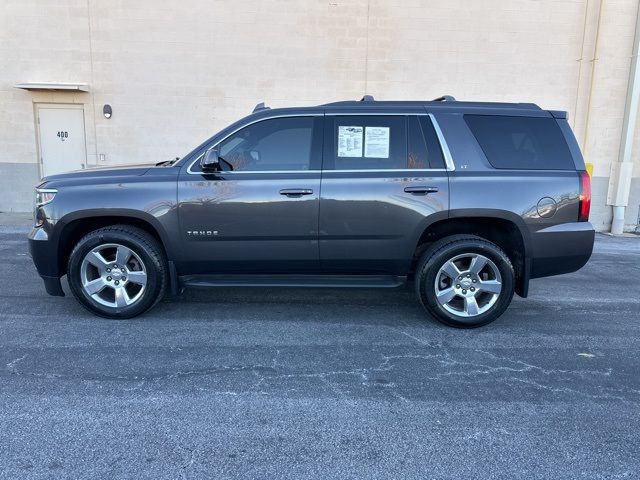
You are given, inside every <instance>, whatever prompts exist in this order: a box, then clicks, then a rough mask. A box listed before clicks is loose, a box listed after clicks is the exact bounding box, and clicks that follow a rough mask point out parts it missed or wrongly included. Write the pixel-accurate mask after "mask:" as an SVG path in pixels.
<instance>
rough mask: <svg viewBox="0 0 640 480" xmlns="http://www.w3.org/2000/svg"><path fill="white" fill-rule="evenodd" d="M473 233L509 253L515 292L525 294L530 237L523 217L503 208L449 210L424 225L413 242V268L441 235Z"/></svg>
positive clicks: (529, 265) (529, 264) (527, 279)
mask: <svg viewBox="0 0 640 480" xmlns="http://www.w3.org/2000/svg"><path fill="white" fill-rule="evenodd" d="M457 234H473V235H477V236H479V237H482V238H484V239H486V240H488V241H490V242H492V243H495V244H496V245H498V246H499V247H500V248H501V249H502V250H504V251H505V253H506V254H507V255H508V256H509V259H510V260H511V262H512V263H513V266H514V268H515V271H516V293H517V294H518V295H519V296H521V297H526V296H527V294H528V289H529V278H530V272H531V260H530V252H531V238H530V236H529V234H528V230H527V227H526V225H525V223H524V221H523V219H522V217H520V216H518V215H516V214H514V213H513V212H509V211H505V210H490V209H464V210H455V211H451V212H449V216H448V218H445V219H442V218H439V219H436V220H435V221H432V222H430V223H428V224H427V225H425V226H424V228H423V229H422V230H421V231H420V232H419V235H418V236H417V238H416V241H415V243H414V245H415V250H414V258H413V262H412V266H411V270H412V271H414V270H415V267H416V264H417V262H418V259H419V258H420V256H421V255H422V253H424V251H425V250H426V249H427V248H428V247H429V245H431V244H432V243H433V242H435V241H437V240H440V239H441V238H444V237H447V236H450V235H457Z"/></svg>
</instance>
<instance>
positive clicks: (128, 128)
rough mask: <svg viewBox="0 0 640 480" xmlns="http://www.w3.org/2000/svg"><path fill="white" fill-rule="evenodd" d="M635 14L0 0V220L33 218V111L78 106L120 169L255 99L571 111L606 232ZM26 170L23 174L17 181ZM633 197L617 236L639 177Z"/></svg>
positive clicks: (392, 0) (90, 145) (472, 5)
mask: <svg viewBox="0 0 640 480" xmlns="http://www.w3.org/2000/svg"><path fill="white" fill-rule="evenodd" d="M637 8H638V0H617V1H609V0H603V3H602V7H601V4H600V2H599V1H598V0H590V1H588V2H587V1H586V0H546V1H534V0H490V1H482V2H478V1H473V0H432V1H419V0H408V1H400V0H370V1H367V0H357V1H344V0H323V1H319V0H318V1H315V0H314V1H264V2H260V1H233V2H231V1H213V2H212V1H206V0H183V1H182V2H180V3H179V4H176V3H175V2H168V1H158V0H137V1H135V2H131V1H124V0H117V1H106V0H103V1H98V0H59V1H57V2H50V1H48V0H3V1H2V2H0V107H1V108H0V125H2V128H0V171H2V172H3V173H4V175H0V210H11V209H14V210H15V209H24V208H25V205H27V206H28V205H30V199H27V200H25V198H27V197H28V196H29V192H30V190H31V188H32V184H33V183H34V182H35V181H36V179H34V178H32V177H37V169H35V166H36V165H35V164H36V162H37V157H38V155H37V153H36V150H37V147H36V133H35V128H34V109H33V102H40V101H42V102H44V101H46V102H49V101H51V102H76V103H83V104H84V105H85V121H86V136H87V152H88V163H89V164H96V163H97V161H98V158H99V157H98V155H100V154H102V155H104V156H105V163H107V164H117V163H133V162H146V161H158V160H163V159H168V158H173V157H175V156H180V155H182V154H184V153H185V152H186V151H188V150H189V149H190V148H191V147H192V146H194V145H195V144H197V143H199V142H200V141H201V140H202V139H204V138H206V137H208V136H210V135H211V134H212V133H213V132H215V131H216V130H218V129H220V128H221V127H223V126H224V125H225V124H227V123H229V122H231V121H233V120H235V119H237V118H238V117H240V116H243V115H245V114H247V113H248V112H249V111H250V110H251V109H252V107H253V106H254V105H255V104H256V103H257V102H259V101H262V100H265V101H266V102H267V104H269V105H271V106H285V105H305V104H318V103H324V102H327V101H334V100H340V99H356V98H360V97H361V96H362V94H364V93H365V92H366V93H370V94H373V95H375V96H376V97H377V98H383V99H429V98H433V97H436V96H439V95H442V94H452V95H455V96H456V97H457V98H459V99H469V100H487V101H527V102H535V103H538V104H539V105H541V106H542V107H543V108H548V109H560V110H568V111H569V115H570V121H571V123H572V125H573V127H574V129H575V132H576V135H577V137H578V139H579V142H580V144H581V146H582V147H583V149H584V151H585V153H586V156H587V161H589V162H592V163H593V164H594V204H593V215H592V221H593V223H594V224H595V225H596V227H597V228H598V229H601V230H606V229H607V228H608V224H609V222H610V217H611V212H610V210H611V209H610V207H607V206H606V205H605V203H606V202H605V200H606V193H607V184H608V180H607V177H608V176H609V172H610V165H611V162H614V161H617V156H618V148H619V140H620V132H621V127H622V119H623V114H624V105H625V95H626V88H627V80H628V72H629V65H630V57H631V49H632V43H633V35H634V26H635V18H636V10H637ZM26 81H48V82H86V83H88V84H89V85H90V92H89V93H83V94H75V95H74V94H68V93H57V94H52V93H43V92H36V93H34V92H28V91H23V90H18V89H15V88H13V85H14V84H16V83H19V82H26ZM105 103H108V104H110V105H112V107H113V117H112V118H111V119H109V120H107V119H105V118H104V117H103V116H102V113H101V110H102V105H104V104H105ZM637 137H638V135H636V143H635V148H634V154H633V157H634V161H635V163H636V166H635V171H634V176H635V177H640V160H639V158H640V151H639V149H640V140H639V139H638V138H637ZM23 164H24V165H29V166H30V167H33V168H31V169H22V170H16V169H17V168H18V167H16V165H23ZM16 172H26V173H16ZM23 177H24V178H23ZM2 178H5V179H11V181H10V182H8V181H7V180H5V181H4V183H5V184H6V185H5V184H3V183H2V182H3V180H2ZM633 188H634V189H635V190H638V192H637V193H635V194H634V195H635V197H634V195H632V199H635V200H634V201H635V204H632V205H630V207H629V208H628V209H627V224H628V225H627V228H629V229H631V228H635V225H636V224H637V221H638V202H639V201H640V200H639V199H640V179H636V180H634V183H633ZM635 190H634V192H635ZM25 195H26V196H25Z"/></svg>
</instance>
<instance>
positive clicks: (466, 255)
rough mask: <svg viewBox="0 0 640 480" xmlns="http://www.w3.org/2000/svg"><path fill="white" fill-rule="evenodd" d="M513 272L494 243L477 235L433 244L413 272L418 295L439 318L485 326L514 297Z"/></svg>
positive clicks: (455, 324)
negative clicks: (414, 272)
mask: <svg viewBox="0 0 640 480" xmlns="http://www.w3.org/2000/svg"><path fill="white" fill-rule="evenodd" d="M514 277H515V274H514V270H513V266H512V265H511V261H510V260H509V257H508V256H507V255H506V254H505V253H504V252H503V251H502V250H501V249H500V247H498V246H497V245H495V244H493V243H491V242H489V241H487V240H484V239H483V238H480V237H477V236H475V235H453V236H451V237H446V238H444V239H442V240H439V241H437V242H435V243H434V244H433V245H432V246H431V247H430V248H429V249H427V251H426V252H425V253H424V254H423V255H422V258H421V259H420V262H419V263H418V269H417V271H416V281H415V286H416V294H417V296H418V298H419V299H420V302H421V303H422V305H423V307H424V308H425V309H426V310H427V312H429V313H430V314H431V315H433V316H434V317H436V319H438V320H439V321H440V322H442V323H444V324H446V325H449V326H452V327H460V328H472V327H480V326H482V325H486V324H488V323H490V322H492V321H494V320H495V319H496V318H498V317H499V316H500V315H502V313H503V312H504V311H505V310H506V308H507V307H508V306H509V303H511V299H512V298H513V290H514Z"/></svg>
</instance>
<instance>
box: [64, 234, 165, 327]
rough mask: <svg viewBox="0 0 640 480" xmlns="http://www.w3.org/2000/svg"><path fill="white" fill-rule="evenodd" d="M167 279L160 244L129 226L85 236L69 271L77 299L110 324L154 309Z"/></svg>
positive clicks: (72, 259)
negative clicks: (113, 319)
mask: <svg viewBox="0 0 640 480" xmlns="http://www.w3.org/2000/svg"><path fill="white" fill-rule="evenodd" d="M167 277H168V275H167V266H166V261H165V258H164V254H163V250H162V247H161V246H160V244H159V242H158V241H157V240H156V239H155V238H154V237H153V236H151V235H150V234H149V233H147V232H145V231H144V230H141V229H139V228H135V227H131V226H128V225H114V226H110V227H104V228H100V229H98V230H95V231H93V232H91V233H89V234H87V235H85V236H84V237H83V238H82V239H81V240H80V241H79V242H78V244H77V245H76V246H75V248H74V249H73V251H72V252H71V255H70V257H69V263H68V265H67V279H68V281H69V287H70V288H71V291H72V292H73V295H74V296H75V297H76V299H77V300H78V301H79V302H80V303H81V304H82V305H84V306H85V307H86V308H87V309H88V310H90V311H91V312H93V313H95V314H97V315H100V316H102V317H107V318H131V317H135V316H136V315H140V314H141V313H143V312H145V311H147V310H148V309H150V308H151V307H152V306H154V305H155V304H156V303H157V302H158V301H160V299H161V298H162V296H163V295H164V291H165V288H166V283H167Z"/></svg>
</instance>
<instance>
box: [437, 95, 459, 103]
mask: <svg viewBox="0 0 640 480" xmlns="http://www.w3.org/2000/svg"><path fill="white" fill-rule="evenodd" d="M432 101H433V102H455V101H456V99H455V97H454V96H453V95H442V96H441V97H438V98H434V99H433V100H432Z"/></svg>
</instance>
